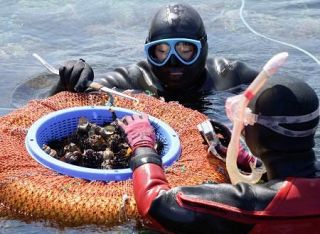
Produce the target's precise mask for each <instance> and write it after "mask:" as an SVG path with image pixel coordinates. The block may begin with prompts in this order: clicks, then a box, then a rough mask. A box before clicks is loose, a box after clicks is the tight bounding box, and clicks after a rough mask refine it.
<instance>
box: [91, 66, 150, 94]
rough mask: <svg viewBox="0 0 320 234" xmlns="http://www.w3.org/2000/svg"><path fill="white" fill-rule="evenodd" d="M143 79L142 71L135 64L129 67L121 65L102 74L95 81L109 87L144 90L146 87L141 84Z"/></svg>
mask: <svg viewBox="0 0 320 234" xmlns="http://www.w3.org/2000/svg"><path fill="white" fill-rule="evenodd" d="M141 79H143V75H142V72H141V71H140V69H139V67H138V66H137V65H136V64H134V65H131V66H128V67H119V68H116V69H115V70H114V71H110V72H107V73H105V74H103V75H101V76H100V77H99V78H98V79H96V80H95V81H96V82H98V83H101V84H102V85H104V86H107V87H108V88H117V89H119V90H127V89H135V90H141V91H144V90H145V87H142V86H141V85H140V84H139V80H141Z"/></svg>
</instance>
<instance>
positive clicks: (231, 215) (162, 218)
mask: <svg viewBox="0 0 320 234" xmlns="http://www.w3.org/2000/svg"><path fill="white" fill-rule="evenodd" d="M152 157H154V156H152ZM137 159H138V158H137ZM143 161H145V162H147V163H144V164H143V163H141V162H140V163H135V165H139V166H137V167H136V168H132V169H133V189H134V195H135V199H136V203H137V207H138V211H139V213H140V214H141V215H142V216H143V218H144V219H145V220H146V221H147V223H149V225H152V226H153V227H155V228H157V229H159V230H167V231H171V232H177V233H246V232H248V231H249V230H250V229H251V228H252V227H253V225H254V224H250V219H248V217H245V215H244V217H242V213H241V212H240V211H241V210H244V211H246V213H248V212H249V213H250V212H254V211H257V210H258V211H259V210H263V209H264V208H265V207H266V206H267V205H268V204H269V202H270V201H271V200H272V198H273V197H274V196H275V194H276V191H275V190H272V189H268V188H264V187H263V186H255V187H253V186H251V185H248V184H238V185H236V186H233V185H231V184H202V185H198V186H188V187H187V186H185V187H176V188H170V186H169V184H168V181H167V180H166V177H165V174H164V172H163V169H162V168H161V166H160V165H159V164H158V163H153V162H152V160H151V159H148V160H146V158H145V157H144V158H143ZM257 194H259V199H257Z"/></svg>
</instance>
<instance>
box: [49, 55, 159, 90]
mask: <svg viewBox="0 0 320 234" xmlns="http://www.w3.org/2000/svg"><path fill="white" fill-rule="evenodd" d="M59 75H60V79H59V82H58V83H57V85H56V86H55V87H53V88H52V90H51V92H50V94H51V95H53V94H56V93H58V92H61V91H70V92H84V91H86V92H90V91H91V89H90V88H89V84H90V82H91V81H92V80H93V79H94V77H95V82H98V83H100V84H102V85H104V86H107V87H109V88H117V89H119V90H127V89H134V90H138V91H151V92H152V93H155V94H156V93H157V90H158V89H159V87H158V86H156V85H155V83H156V82H155V79H154V78H153V75H152V72H151V70H150V68H149V67H148V65H147V63H146V62H145V61H141V62H139V63H137V64H133V65H130V66H127V67H119V68H116V69H115V70H114V71H110V72H107V73H105V74H103V75H100V76H99V75H98V76H97V75H94V72H93V69H92V68H91V66H90V65H89V64H88V63H86V62H85V61H84V60H83V59H79V60H69V61H67V62H66V63H65V64H64V65H63V66H61V67H60V68H59Z"/></svg>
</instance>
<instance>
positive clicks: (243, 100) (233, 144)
mask: <svg viewBox="0 0 320 234" xmlns="http://www.w3.org/2000/svg"><path fill="white" fill-rule="evenodd" d="M287 57H288V53H286V52H283V53H279V54H277V55H275V56H273V57H272V58H271V59H270V60H269V61H268V62H267V63H266V65H265V66H264V67H263V69H262V71H261V72H260V73H259V75H258V76H257V77H256V78H255V80H254V81H253V82H252V83H251V84H250V85H249V87H248V88H247V89H246V90H245V92H244V93H243V94H242V95H239V96H238V100H236V101H235V102H233V103H232V101H231V103H229V105H230V106H228V105H227V107H226V110H227V114H228V112H230V111H233V112H234V113H236V114H235V116H236V118H233V129H232V136H231V140H230V143H229V146H228V150H227V157H226V167H227V171H228V174H229V177H230V180H231V183H232V184H237V183H240V182H245V183H251V184H254V183H257V182H258V181H259V180H260V178H261V176H262V174H263V173H264V170H262V169H256V168H255V167H254V165H253V164H252V163H250V167H251V169H252V172H251V174H249V175H244V174H242V173H241V172H240V171H239V169H238V167H237V156H238V152H239V146H240V135H241V131H242V129H243V126H244V122H245V121H246V120H245V112H246V111H248V108H247V106H248V104H249V102H250V100H252V98H254V96H255V95H256V94H257V92H258V91H259V90H260V89H261V88H262V86H263V85H264V84H265V82H266V81H267V79H268V78H269V77H270V76H272V75H273V74H274V73H276V72H277V71H278V69H279V68H280V67H281V66H282V65H283V64H284V63H285V61H286V59H287ZM227 103H228V100H227ZM235 103H237V105H233V104H235ZM230 108H231V109H233V110H230Z"/></svg>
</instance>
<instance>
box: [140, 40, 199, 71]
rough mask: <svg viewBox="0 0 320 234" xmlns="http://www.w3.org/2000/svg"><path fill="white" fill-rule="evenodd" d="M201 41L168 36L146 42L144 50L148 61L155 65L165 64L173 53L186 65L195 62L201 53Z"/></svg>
mask: <svg viewBox="0 0 320 234" xmlns="http://www.w3.org/2000/svg"><path fill="white" fill-rule="evenodd" d="M201 48H202V45H201V41H200V40H193V39H188V38H168V39H161V40H156V41H152V42H149V43H146V44H145V45H144V51H145V54H146V56H147V58H148V61H149V62H150V63H152V64H153V65H155V66H159V67H160V66H163V65H165V64H166V63H167V61H168V60H169V59H170V57H171V55H175V57H176V58H177V59H178V60H179V61H180V62H181V63H182V64H185V65H191V64H193V63H194V62H195V61H196V60H197V59H198V58H199V55H200V52H201Z"/></svg>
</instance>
